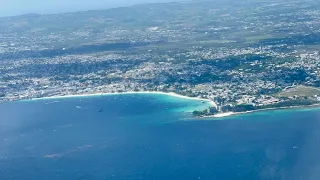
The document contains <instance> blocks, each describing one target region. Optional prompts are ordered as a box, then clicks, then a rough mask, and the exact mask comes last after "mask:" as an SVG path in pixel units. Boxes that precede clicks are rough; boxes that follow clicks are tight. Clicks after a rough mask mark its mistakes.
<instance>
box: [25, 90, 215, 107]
mask: <svg viewBox="0 0 320 180" xmlns="http://www.w3.org/2000/svg"><path fill="white" fill-rule="evenodd" d="M122 94H162V95H168V96H173V97H178V98H183V99H190V100H198V101H205V102H208V103H210V105H211V106H214V107H217V104H216V103H215V102H214V101H212V100H210V99H204V98H200V97H188V96H184V95H180V94H177V93H174V92H160V91H137V92H135V91H128V92H115V93H88V94H71V95H57V96H48V97H41V98H33V99H25V100H22V101H28V100H30V101H35V100H46V99H60V98H77V97H90V96H107V95H122Z"/></svg>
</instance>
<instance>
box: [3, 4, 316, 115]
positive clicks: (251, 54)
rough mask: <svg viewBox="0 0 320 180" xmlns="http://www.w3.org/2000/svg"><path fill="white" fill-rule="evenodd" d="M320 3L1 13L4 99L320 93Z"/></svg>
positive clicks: (235, 98) (226, 105) (260, 104)
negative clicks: (154, 93) (125, 94)
mask: <svg viewBox="0 0 320 180" xmlns="http://www.w3.org/2000/svg"><path fill="white" fill-rule="evenodd" d="M319 49H320V1H317V0H285V1H278V0H271V1H270V0H268V1H267V0H248V1H235V0H227V1H226V0H218V1H214V2H212V1H205V0H200V1H190V2H189V1H186V2H175V3H162V4H142V5H136V6H132V7H123V8H115V9H108V10H96V11H85V12H75V13H64V14H52V15H39V14H26V15H22V16H15V17H1V18H0V102H5V101H14V100H21V99H31V98H39V97H48V96H57V95H70V94H90V93H113V92H125V91H161V92H175V93H178V94H181V95H186V96H191V97H202V98H207V99H210V100H213V101H214V102H215V103H216V104H217V106H216V107H211V108H210V109H209V110H205V111H199V112H198V111H197V112H195V114H196V115H199V116H204V115H209V114H215V113H217V112H227V111H233V112H241V111H248V110H257V109H264V108H273V107H286V106H298V105H313V104H317V103H318V101H319V100H320V99H319V98H320V89H318V87H319V86H320V51H319ZM318 96H319V97H318Z"/></svg>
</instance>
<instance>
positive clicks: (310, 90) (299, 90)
mask: <svg viewBox="0 0 320 180" xmlns="http://www.w3.org/2000/svg"><path fill="white" fill-rule="evenodd" d="M315 95H317V96H320V89H319V88H315V87H307V86H297V87H294V88H290V89H286V90H284V91H282V92H280V93H279V94H278V96H279V97H293V96H300V97H301V96H307V97H312V96H315Z"/></svg>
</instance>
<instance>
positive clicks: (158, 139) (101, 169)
mask: <svg viewBox="0 0 320 180" xmlns="http://www.w3.org/2000/svg"><path fill="white" fill-rule="evenodd" d="M207 106H209V104H208V102H202V101H199V100H192V99H184V98H179V97H174V96H169V95H163V94H122V95H103V96H87V97H68V98H56V99H39V100H29V101H16V102H9V103H3V104H0V179H1V180H7V179H8V180H15V179H17V180H20V179H21V180H29V179H30V180H34V179H36V180H38V179H39V180H41V179H43V180H53V179H62V180H73V179H89V180H95V179H106V180H109V179H110V180H140V179H141V180H178V179H183V180H189V179H190V180H199V179H201V180H202V179H207V180H215V179H216V180H222V179H224V180H225V179H227V180H228V179H230V180H236V179H239V180H243V179H245V180H251V179H252V180H257V179H262V180H264V179H266V180H267V179H273V180H274V179H281V180H282V179H288V180H295V179H297V180H298V179H306V180H309V179H310V180H312V179H315V180H317V179H319V177H320V176H319V175H320V171H319V170H320V158H319V155H318V154H319V152H320V143H319V142H320V110H319V109H318V108H313V109H312V108H311V109H294V110H292V109H291V110H274V111H264V112H257V113H253V114H242V115H237V116H230V117H224V118H219V119H198V118H195V117H193V116H192V114H191V112H192V110H200V109H204V108H206V107H207Z"/></svg>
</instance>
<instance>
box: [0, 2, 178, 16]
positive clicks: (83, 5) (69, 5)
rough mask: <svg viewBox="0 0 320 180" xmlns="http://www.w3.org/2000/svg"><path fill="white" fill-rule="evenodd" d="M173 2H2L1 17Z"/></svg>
mask: <svg viewBox="0 0 320 180" xmlns="http://www.w3.org/2000/svg"><path fill="white" fill-rule="evenodd" d="M171 1H175V0H0V16H12V15H20V14H27V13H40V14H45V13H61V12H69V11H79V10H91V9H104V8H112V7H119V6H129V5H134V4H140V3H154V2H171ZM176 1H177V0H176Z"/></svg>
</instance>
